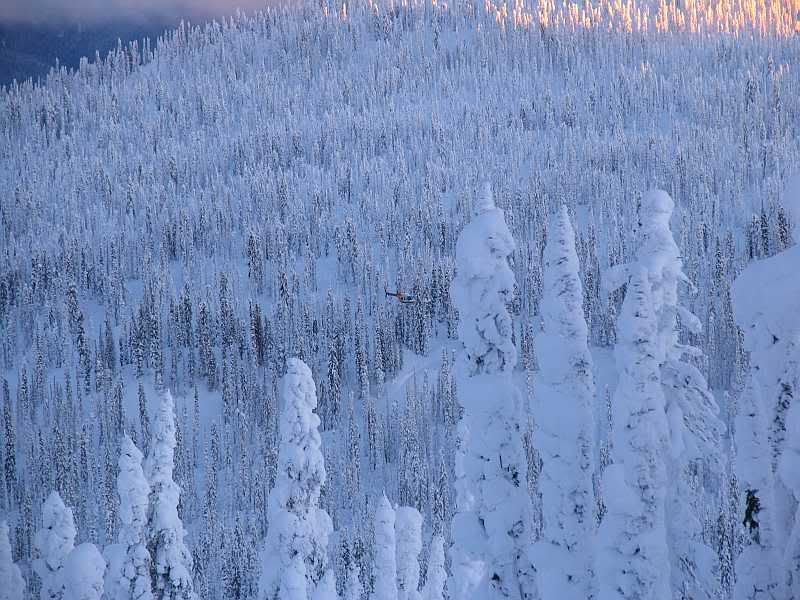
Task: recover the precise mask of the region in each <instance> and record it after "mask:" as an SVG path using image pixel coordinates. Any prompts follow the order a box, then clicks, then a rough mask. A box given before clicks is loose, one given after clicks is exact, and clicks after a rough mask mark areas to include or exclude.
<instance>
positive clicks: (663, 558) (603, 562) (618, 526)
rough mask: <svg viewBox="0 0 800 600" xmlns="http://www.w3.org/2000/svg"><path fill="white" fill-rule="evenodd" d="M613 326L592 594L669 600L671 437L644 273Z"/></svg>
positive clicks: (602, 599)
mask: <svg viewBox="0 0 800 600" xmlns="http://www.w3.org/2000/svg"><path fill="white" fill-rule="evenodd" d="M617 329H618V334H617V345H616V347H615V349H614V356H615V359H616V362H617V369H618V371H619V382H618V384H617V389H616V391H615V393H614V398H613V406H614V411H613V414H614V424H613V450H612V464H610V465H608V466H607V467H606V469H605V472H604V474H603V490H605V491H606V493H605V494H604V499H605V502H606V507H607V513H606V515H605V518H604V519H603V522H602V523H601V525H600V530H599V532H598V546H599V548H598V550H599V551H598V555H597V592H598V593H597V597H598V598H599V600H622V599H626V600H633V599H636V600H642V599H647V600H661V599H663V598H671V597H672V595H671V591H670V567H669V551H668V548H667V531H666V524H665V499H666V483H667V469H666V465H665V456H664V453H665V450H666V448H667V445H668V439H669V434H668V425H667V420H666V413H665V410H664V395H663V392H662V389H661V385H660V381H659V371H658V362H657V360H656V350H655V345H656V344H657V338H656V336H657V328H656V321H655V314H654V311H653V309H652V300H651V292H650V285H649V281H648V278H647V272H646V271H645V270H644V269H640V270H637V271H634V272H633V273H632V277H631V280H630V282H629V283H628V291H627V293H626V295H625V302H624V303H623V305H622V313H621V315H620V319H619V322H618V327H617Z"/></svg>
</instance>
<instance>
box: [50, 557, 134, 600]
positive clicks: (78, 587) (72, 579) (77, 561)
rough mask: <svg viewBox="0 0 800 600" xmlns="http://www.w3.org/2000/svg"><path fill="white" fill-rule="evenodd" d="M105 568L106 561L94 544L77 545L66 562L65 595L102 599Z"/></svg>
mask: <svg viewBox="0 0 800 600" xmlns="http://www.w3.org/2000/svg"><path fill="white" fill-rule="evenodd" d="M105 570H106V561H105V560H104V559H103V555H102V554H100V551H99V550H98V549H97V547H96V546H95V545H94V544H88V543H86V544H81V545H80V546H77V547H76V548H75V549H74V550H73V551H72V552H70V553H69V556H68V557H67V560H66V562H65V564H64V597H65V598H69V600H100V598H101V597H102V596H103V574H104V573H105ZM129 597H131V596H129Z"/></svg>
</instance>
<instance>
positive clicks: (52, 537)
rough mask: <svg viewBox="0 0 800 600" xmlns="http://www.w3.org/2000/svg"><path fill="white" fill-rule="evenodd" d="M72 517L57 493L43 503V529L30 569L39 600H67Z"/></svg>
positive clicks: (37, 540)
mask: <svg viewBox="0 0 800 600" xmlns="http://www.w3.org/2000/svg"><path fill="white" fill-rule="evenodd" d="M76 534H77V531H76V530H75V520H74V518H73V516H72V509H71V508H67V507H66V506H64V501H63V500H61V496H60V495H59V494H58V492H52V493H51V494H50V495H49V496H48V497H47V500H45V501H44V504H43V505H42V528H41V529H40V530H39V531H38V532H37V533H36V538H35V539H34V545H35V552H36V554H35V558H34V561H33V569H34V571H36V574H37V575H38V576H39V579H40V580H41V592H40V595H41V598H42V600H62V598H63V599H64V600H68V599H67V598H66V597H65V596H64V565H65V563H66V561H67V557H68V556H69V554H70V552H72V550H73V549H74V547H75V536H76Z"/></svg>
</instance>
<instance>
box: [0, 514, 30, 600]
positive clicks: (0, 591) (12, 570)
mask: <svg viewBox="0 0 800 600" xmlns="http://www.w3.org/2000/svg"><path fill="white" fill-rule="evenodd" d="M0 582H2V584H0V600H22V596H23V594H24V593H25V580H24V579H23V578H22V573H21V572H20V570H19V567H18V566H17V565H15V564H14V560H13V558H12V556H11V543H10V542H9V540H8V524H7V523H6V522H5V521H0Z"/></svg>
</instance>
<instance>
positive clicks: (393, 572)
mask: <svg viewBox="0 0 800 600" xmlns="http://www.w3.org/2000/svg"><path fill="white" fill-rule="evenodd" d="M395 519H396V517H395V511H394V508H392V504H391V503H390V502H389V499H388V498H387V497H386V494H383V495H382V496H381V498H380V500H378V505H377V507H376V508H375V559H374V560H375V562H374V567H373V569H374V571H373V577H374V581H375V583H374V587H373V592H372V596H371V598H372V600H397V599H398V590H397V546H396V543H397V540H396V537H395Z"/></svg>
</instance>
